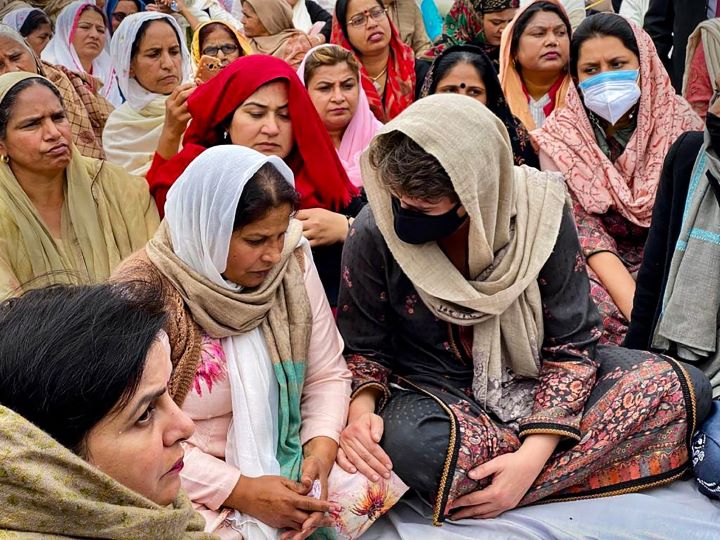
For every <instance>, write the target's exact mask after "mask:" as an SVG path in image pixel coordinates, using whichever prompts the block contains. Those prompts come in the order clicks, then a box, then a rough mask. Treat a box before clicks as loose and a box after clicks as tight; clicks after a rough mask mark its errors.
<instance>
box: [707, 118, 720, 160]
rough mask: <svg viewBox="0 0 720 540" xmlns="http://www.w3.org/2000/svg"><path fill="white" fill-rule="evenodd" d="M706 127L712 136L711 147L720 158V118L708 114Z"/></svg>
mask: <svg viewBox="0 0 720 540" xmlns="http://www.w3.org/2000/svg"><path fill="white" fill-rule="evenodd" d="M705 126H706V127H707V130H708V133H709V134H710V147H711V148H712V149H713V150H714V151H715V154H717V155H718V156H720V117H717V116H715V115H714V114H713V113H708V115H707V118H706V119H705Z"/></svg>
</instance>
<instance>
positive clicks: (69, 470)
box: [0, 406, 215, 540]
mask: <svg viewBox="0 0 720 540" xmlns="http://www.w3.org/2000/svg"><path fill="white" fill-rule="evenodd" d="M0 508H2V511H0V537H2V538H6V537H9V538H15V537H22V538H28V537H33V538H35V537H37V538H112V539H125V538H176V539H186V540H189V539H197V540H201V539H202V540H212V539H213V538H215V536H213V535H211V534H205V533H203V528H204V522H203V519H202V517H201V516H200V515H199V514H197V513H196V512H195V511H194V510H193V508H192V505H191V504H190V500H189V499H188V498H187V496H186V495H185V494H184V493H182V492H181V493H180V494H179V496H178V498H177V499H176V500H175V502H174V503H173V504H172V505H171V506H167V507H162V506H159V505H157V504H155V503H153V502H152V501H150V500H148V499H146V498H145V497H143V496H141V495H139V494H137V493H135V492H134V491H131V490H130V489H128V488H126V487H125V486H123V485H121V484H119V483H118V482H116V481H115V480H113V479H112V478H110V477H109V476H107V475H106V474H105V473H103V472H102V471H100V470H99V469H96V468H95V467H93V466H92V465H90V464H89V463H87V462H86V461H84V460H83V459H82V458H80V457H79V456H77V455H75V454H74V453H72V452H71V451H70V450H68V449H67V448H65V447H64V446H62V445H61V444H59V443H58V442H57V441H55V439H53V438H52V437H50V436H49V435H48V434H47V433H45V432H44V431H42V430H41V429H39V428H37V427H36V426H35V425H34V424H32V423H30V422H28V421H27V420H25V419H24V418H23V417H22V416H20V415H18V414H16V413H15V412H13V411H11V410H10V409H8V408H6V407H3V406H0Z"/></svg>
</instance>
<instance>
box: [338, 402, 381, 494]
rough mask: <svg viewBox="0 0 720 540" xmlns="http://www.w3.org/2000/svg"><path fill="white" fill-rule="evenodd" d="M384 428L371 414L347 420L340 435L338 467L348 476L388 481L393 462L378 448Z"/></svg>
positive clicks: (374, 480)
mask: <svg viewBox="0 0 720 540" xmlns="http://www.w3.org/2000/svg"><path fill="white" fill-rule="evenodd" d="M383 428H384V426H383V419H382V418H381V417H380V416H378V415H377V414H375V413H372V412H365V413H363V414H361V415H359V416H358V417H357V418H356V419H354V420H350V421H349V422H348V425H347V427H346V428H345V429H344V430H343V432H342V433H341V434H340V449H339V450H338V456H337V462H338V465H340V467H342V468H343V469H344V470H345V471H347V472H349V473H351V474H353V473H356V472H358V471H360V473H362V474H363V475H365V476H366V477H367V478H368V479H370V480H371V481H373V482H377V481H378V480H380V477H381V476H382V477H383V478H390V471H391V470H392V461H390V457H388V455H387V454H386V453H385V451H384V450H383V449H382V447H381V446H380V444H379V443H380V439H382V434H383Z"/></svg>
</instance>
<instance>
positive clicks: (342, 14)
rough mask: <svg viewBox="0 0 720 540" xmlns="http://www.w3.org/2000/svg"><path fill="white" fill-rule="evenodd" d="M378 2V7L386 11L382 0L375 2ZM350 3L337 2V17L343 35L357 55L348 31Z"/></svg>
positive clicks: (345, 0)
mask: <svg viewBox="0 0 720 540" xmlns="http://www.w3.org/2000/svg"><path fill="white" fill-rule="evenodd" d="M375 1H376V2H377V5H378V6H380V7H381V8H383V9H385V4H383V1H382V0H375ZM349 3H350V0H337V2H336V3H335V17H337V20H338V22H339V23H340V28H341V29H342V33H343V35H344V36H345V39H347V40H348V43H350V46H351V47H352V48H353V51H354V52H355V53H357V52H358V51H357V49H356V48H355V46H354V45H353V44H352V43H351V42H350V37H348V29H347V8H348V4H349Z"/></svg>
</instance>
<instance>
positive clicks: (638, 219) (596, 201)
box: [530, 22, 703, 228]
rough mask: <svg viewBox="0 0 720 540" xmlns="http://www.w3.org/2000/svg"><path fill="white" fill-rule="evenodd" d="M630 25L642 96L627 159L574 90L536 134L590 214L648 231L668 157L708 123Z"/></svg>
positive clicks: (646, 40) (642, 35) (641, 32)
mask: <svg viewBox="0 0 720 540" xmlns="http://www.w3.org/2000/svg"><path fill="white" fill-rule="evenodd" d="M628 24H630V26H632V28H633V32H634V33H635V39H636V41H637V44H638V49H639V51H640V82H639V84H640V89H641V96H640V101H639V102H638V106H637V129H636V130H635V133H634V135H633V136H632V137H631V138H630V140H629V142H628V144H627V146H626V147H625V151H624V152H623V153H622V155H621V156H620V157H619V158H618V159H617V160H615V161H614V162H613V161H611V160H610V159H609V158H608V157H607V156H606V155H605V154H604V153H603V152H602V150H601V149H600V147H599V146H598V144H597V141H596V138H595V134H594V132H593V128H592V125H591V122H590V120H589V119H588V115H587V113H586V111H585V107H584V105H583V102H582V99H581V97H580V95H579V93H578V91H577V90H576V89H575V87H574V86H571V88H570V89H569V90H568V93H567V97H566V104H565V108H564V109H562V110H559V111H557V112H556V113H555V114H554V115H552V116H551V117H550V118H548V120H547V121H546V122H545V124H543V127H542V128H541V129H538V130H535V131H532V132H531V134H530V135H531V137H532V138H533V139H534V140H535V142H536V143H537V145H538V146H539V147H540V150H542V152H544V153H545V154H547V155H548V156H550V157H551V158H552V160H553V161H554V162H555V165H556V166H557V169H558V170H559V171H560V172H562V173H563V174H564V175H565V181H566V182H567V185H568V187H569V188H570V191H571V193H572V195H573V196H574V198H575V199H576V200H577V201H578V202H579V203H580V204H581V205H582V207H583V208H584V209H585V211H587V212H589V213H592V214H604V213H606V212H607V211H608V210H609V209H610V208H615V209H616V210H617V211H618V212H619V213H620V215H622V216H623V217H624V218H625V219H627V220H629V221H631V222H632V223H634V224H636V225H640V226H641V227H646V228H647V227H649V226H650V220H651V218H652V209H653V205H654V203H655V193H656V192H657V187H658V183H659V182H660V173H661V172H662V166H663V162H664V160H665V155H666V154H667V152H668V150H669V149H670V146H671V145H672V143H673V142H675V139H677V138H678V137H679V136H680V134H681V133H683V132H685V131H690V130H701V129H702V127H703V124H702V120H700V117H699V116H698V115H697V114H695V112H694V111H693V110H692V109H691V108H690V106H689V105H688V103H687V102H686V101H685V100H684V99H683V98H681V97H680V96H677V95H676V94H675V91H674V89H673V87H672V84H671V82H670V78H669V77H668V74H667V72H666V71H665V68H664V67H663V65H662V62H661V61H660V58H659V57H658V55H657V52H656V50H655V45H653V43H652V40H651V39H650V36H649V35H648V34H647V33H646V32H645V31H644V30H642V29H641V28H639V27H637V26H636V25H635V24H634V23H632V22H628Z"/></svg>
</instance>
